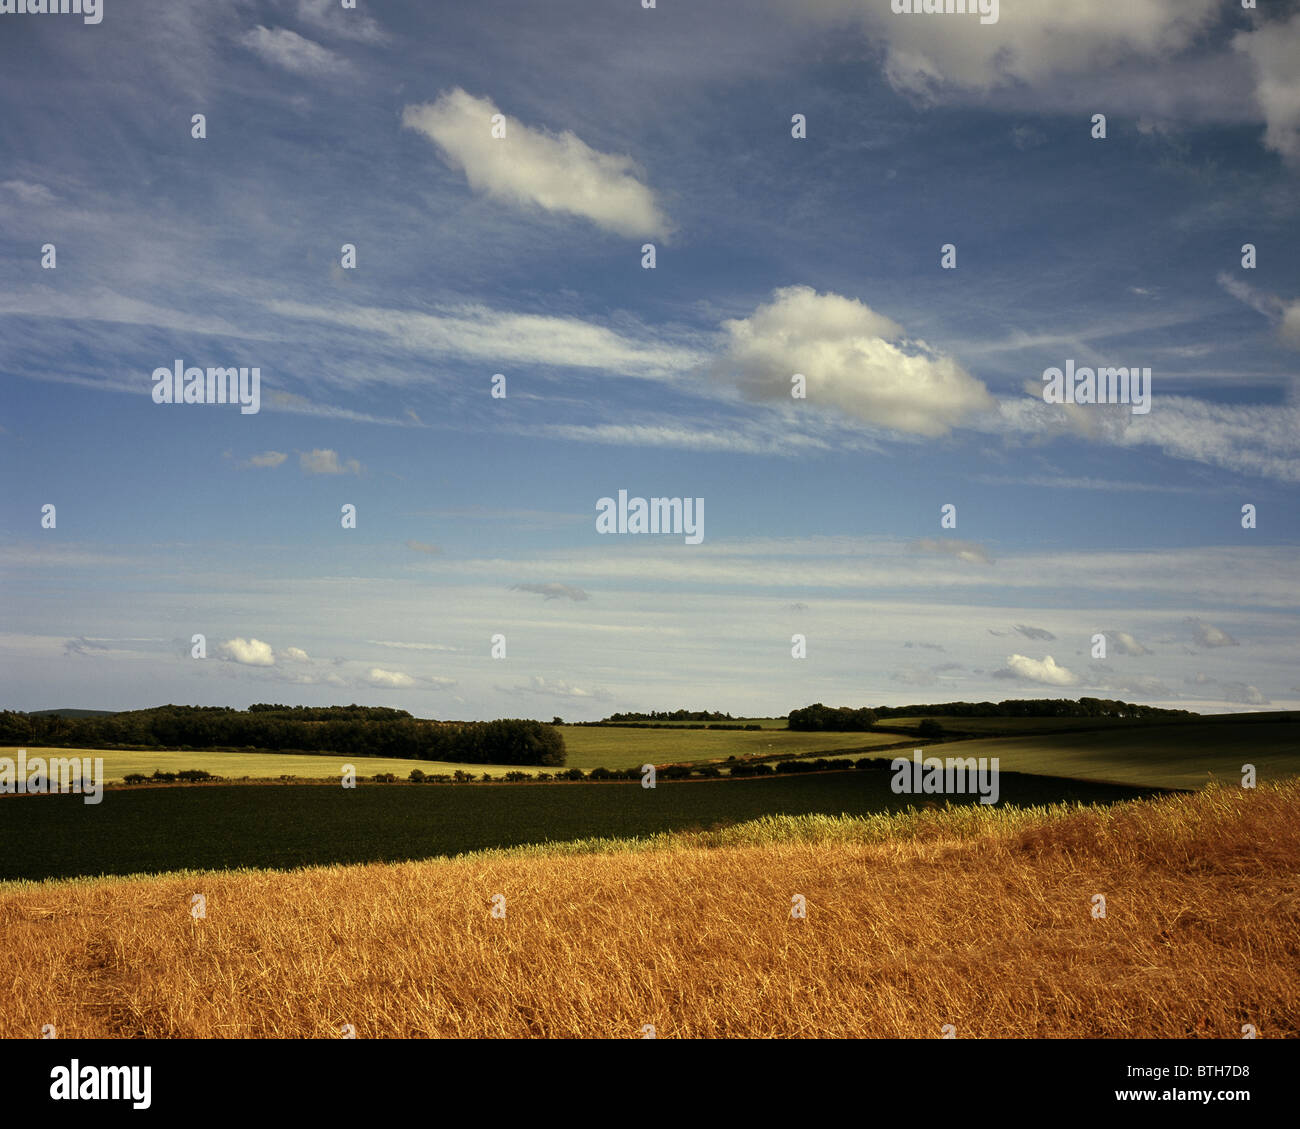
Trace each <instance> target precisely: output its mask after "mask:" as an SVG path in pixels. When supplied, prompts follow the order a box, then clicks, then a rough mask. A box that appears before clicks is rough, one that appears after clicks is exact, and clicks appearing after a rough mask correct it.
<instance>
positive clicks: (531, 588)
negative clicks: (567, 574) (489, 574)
mask: <svg viewBox="0 0 1300 1129" xmlns="http://www.w3.org/2000/svg"><path fill="white" fill-rule="evenodd" d="M510 587H511V589H512V590H513V591H515V592H533V593H535V594H536V595H538V596H544V597H546V599H548V600H558V599H560V598H564V599H566V600H574V601H575V602H576V601H581V600H589V599H591V597H590V596H588V595H587V593H586V592H584V591H583V590H582V589H581V588H575V587H573V586H572V585H571V584H512V585H511V586H510Z"/></svg>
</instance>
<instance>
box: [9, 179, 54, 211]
mask: <svg viewBox="0 0 1300 1129" xmlns="http://www.w3.org/2000/svg"><path fill="white" fill-rule="evenodd" d="M0 192H9V193H12V194H13V195H14V196H16V197H17V198H18V202H19V203H20V204H22V205H24V206H25V207H40V206H43V205H45V204H53V203H54V193H53V192H51V191H50V190H49V189H48V188H46V187H45V185H43V184H29V183H28V182H27V181H25V180H3V181H0Z"/></svg>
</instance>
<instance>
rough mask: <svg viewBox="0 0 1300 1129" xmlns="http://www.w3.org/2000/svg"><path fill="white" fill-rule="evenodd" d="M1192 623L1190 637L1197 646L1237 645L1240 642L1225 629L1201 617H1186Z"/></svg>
mask: <svg viewBox="0 0 1300 1129" xmlns="http://www.w3.org/2000/svg"><path fill="white" fill-rule="evenodd" d="M1187 622H1188V623H1190V624H1191V625H1192V637H1193V639H1194V640H1195V641H1196V645H1197V646H1198V647H1238V646H1240V644H1239V643H1238V642H1237V640H1235V639H1234V638H1233V637H1232V636H1231V635H1229V634H1228V633H1227V632H1226V631H1223V630H1221V629H1220V628H1218V627H1215V626H1214V624H1212V623H1206V622H1205V621H1204V620H1203V619H1188V620H1187Z"/></svg>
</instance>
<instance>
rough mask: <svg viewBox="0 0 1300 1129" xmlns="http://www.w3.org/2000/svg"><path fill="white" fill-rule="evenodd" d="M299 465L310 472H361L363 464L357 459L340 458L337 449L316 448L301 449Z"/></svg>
mask: <svg viewBox="0 0 1300 1129" xmlns="http://www.w3.org/2000/svg"><path fill="white" fill-rule="evenodd" d="M298 465H299V466H300V467H302V469H303V470H304V471H306V472H307V473H308V474H360V473H361V464H360V463H359V462H357V460H356V459H344V460H340V459H339V453H338V452H337V451H331V450H328V449H324V448H320V447H318V448H316V450H314V451H299V452H298Z"/></svg>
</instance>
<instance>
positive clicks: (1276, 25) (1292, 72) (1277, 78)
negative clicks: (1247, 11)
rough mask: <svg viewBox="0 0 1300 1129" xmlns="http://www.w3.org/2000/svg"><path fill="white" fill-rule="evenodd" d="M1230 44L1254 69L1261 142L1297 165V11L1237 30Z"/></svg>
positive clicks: (1299, 119) (1299, 158) (1299, 73)
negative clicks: (1287, 19) (1261, 117)
mask: <svg viewBox="0 0 1300 1129" xmlns="http://www.w3.org/2000/svg"><path fill="white" fill-rule="evenodd" d="M1232 45H1233V47H1235V48H1236V49H1237V50H1238V51H1241V52H1244V53H1245V54H1246V55H1247V56H1248V57H1249V58H1250V61H1251V63H1252V64H1253V65H1254V68H1255V81H1256V85H1255V100H1256V101H1257V102H1258V103H1259V108H1260V110H1261V111H1263V114H1264V126H1265V128H1264V144H1265V146H1267V147H1268V148H1269V149H1272V150H1273V151H1274V152H1275V153H1278V154H1279V155H1280V156H1281V157H1282V159H1283V160H1284V161H1286V162H1287V164H1289V165H1300V66H1297V64H1296V60H1297V59H1300V12H1297V13H1296V14H1295V15H1293V16H1292V17H1291V20H1290V22H1289V23H1283V22H1282V21H1281V20H1273V21H1270V22H1268V23H1266V24H1263V25H1262V26H1260V27H1259V28H1257V29H1256V30H1254V31H1243V32H1239V33H1238V34H1237V35H1236V36H1235V37H1234V39H1233V41H1232Z"/></svg>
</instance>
